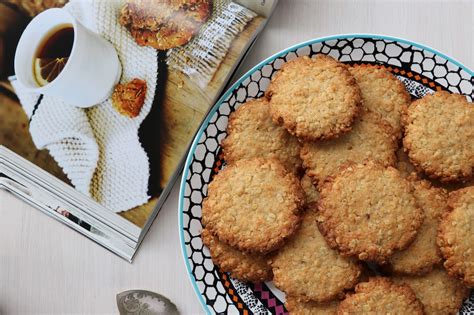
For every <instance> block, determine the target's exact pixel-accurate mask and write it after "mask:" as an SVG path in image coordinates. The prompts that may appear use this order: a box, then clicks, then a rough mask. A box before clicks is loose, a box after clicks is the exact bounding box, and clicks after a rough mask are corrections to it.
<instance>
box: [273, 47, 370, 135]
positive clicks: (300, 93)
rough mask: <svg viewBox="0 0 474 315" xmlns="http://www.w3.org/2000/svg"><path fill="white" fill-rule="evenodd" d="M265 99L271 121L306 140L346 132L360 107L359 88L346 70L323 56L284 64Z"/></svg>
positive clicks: (299, 59) (305, 57) (306, 57)
mask: <svg viewBox="0 0 474 315" xmlns="http://www.w3.org/2000/svg"><path fill="white" fill-rule="evenodd" d="M266 97H267V98H268V99H269V100H270V113H271V115H272V118H273V121H274V122H275V123H277V124H280V125H283V126H284V127H285V128H286V129H287V130H288V131H289V132H290V133H291V134H292V135H295V136H296V137H298V138H300V139H304V140H308V141H310V140H318V139H331V138H336V137H338V136H340V135H341V134H343V133H346V132H348V131H350V130H351V126H352V122H353V121H354V119H355V117H356V116H357V115H358V112H359V107H360V106H361V94H360V90H359V87H358V86H357V84H356V82H355V80H354V78H353V77H352V75H351V74H350V72H349V70H347V67H346V66H345V65H344V64H342V63H339V62H338V61H336V60H334V59H333V58H331V57H329V56H324V55H318V56H316V58H313V59H311V58H309V57H308V56H304V57H299V58H297V59H294V60H292V61H289V62H287V63H285V64H284V65H283V66H282V67H281V69H280V70H279V71H278V72H277V73H276V74H275V76H274V77H273V78H272V80H271V82H270V85H269V87H268V89H267V91H266Z"/></svg>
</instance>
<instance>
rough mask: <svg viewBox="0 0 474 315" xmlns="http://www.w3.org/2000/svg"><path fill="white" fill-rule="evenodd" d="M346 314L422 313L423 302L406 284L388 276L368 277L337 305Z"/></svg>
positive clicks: (339, 313)
mask: <svg viewBox="0 0 474 315" xmlns="http://www.w3.org/2000/svg"><path fill="white" fill-rule="evenodd" d="M337 314H338V315H346V314H420V315H422V314H424V313H423V304H421V302H420V301H419V300H418V299H417V298H416V295H415V293H414V292H413V290H412V289H411V288H410V287H409V286H408V285H406V284H395V283H393V282H392V281H391V280H390V279H388V278H383V277H375V278H370V279H369V281H368V282H361V283H359V284H358V285H357V286H356V288H355V293H353V294H349V295H348V296H347V297H346V298H345V299H344V300H343V301H342V302H341V303H340V304H339V306H338V307H337Z"/></svg>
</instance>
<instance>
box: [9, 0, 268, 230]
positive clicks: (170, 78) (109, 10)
mask: <svg viewBox="0 0 474 315" xmlns="http://www.w3.org/2000/svg"><path fill="white" fill-rule="evenodd" d="M19 3H20V5H22V6H23V10H25V11H27V12H28V13H29V14H30V15H31V16H36V15H38V14H41V12H42V11H43V10H45V9H49V8H51V7H56V6H57V7H63V6H64V7H63V9H61V10H65V11H66V12H67V14H69V15H71V16H73V17H74V18H76V19H77V20H79V21H80V23H82V25H83V26H85V27H87V28H89V29H92V30H93V31H94V32H95V33H97V34H99V35H100V36H101V37H102V38H103V39H105V40H106V41H107V42H108V43H111V44H112V45H113V46H114V48H115V51H116V54H117V56H118V60H119V61H120V63H119V66H121V74H120V73H119V74H118V76H117V77H115V76H114V77H113V80H112V81H113V82H112V84H110V87H109V90H111V89H112V90H111V91H110V93H109V94H108V95H106V96H105V97H104V95H101V96H99V97H98V98H97V99H96V100H95V102H93V103H92V104H75V103H74V100H72V101H69V100H68V99H63V98H62V97H61V95H60V96H59V97H57V96H56V95H50V94H49V93H48V92H49V90H45V91H44V92H43V91H41V90H40V91H39V92H36V91H34V90H33V92H32V89H31V88H30V89H28V88H26V86H25V85H24V84H22V82H20V77H19V75H18V74H17V77H9V80H8V81H7V80H5V81H3V83H2V87H3V88H4V89H7V90H8V94H5V95H3V94H2V96H1V97H2V104H1V106H0V111H1V115H0V117H2V122H1V127H0V139H1V141H0V144H2V145H4V146H5V147H7V148H9V149H11V150H13V151H14V152H16V153H17V154H19V155H21V156H23V157H25V158H26V159H28V160H30V161H32V162H33V163H35V164H36V165H38V166H39V167H41V168H43V169H44V170H46V171H48V172H49V173H51V174H53V175H55V176H57V177H58V178H60V179H61V180H63V181H64V182H66V183H67V184H69V185H71V186H73V187H74V188H75V189H77V190H78V191H79V192H81V193H83V194H85V195H87V196H89V197H91V198H92V199H93V200H94V201H96V202H97V203H99V204H100V205H102V206H104V207H105V208H107V209H108V210H110V211H112V212H115V213H118V214H120V215H121V216H123V217H124V218H126V219H128V220H130V221H131V222H133V223H134V224H136V225H137V226H139V227H143V226H144V225H145V223H146V222H147V219H148V217H149V215H150V214H151V212H152V211H153V209H154V208H155V206H156V204H157V200H158V198H159V197H160V195H161V193H162V192H163V190H164V189H165V187H166V186H167V184H168V183H169V182H170V181H173V180H174V178H173V176H175V173H176V171H177V168H178V166H179V164H180V162H181V160H182V156H183V154H184V153H185V152H186V149H187V147H188V145H189V143H190V141H191V140H192V137H193V135H194V133H195V130H196V129H197V128H198V126H199V124H200V123H201V121H202V119H203V118H204V115H205V114H206V113H207V111H208V109H209V107H210V106H211V105H212V102H213V101H214V99H215V98H216V97H217V96H218V94H219V92H220V90H221V89H222V88H223V83H225V82H224V81H225V80H226V77H228V76H229V74H230V73H231V72H232V71H233V67H234V66H235V63H236V62H237V61H238V59H239V58H240V55H241V54H242V52H243V51H245V49H246V48H245V47H246V46H247V45H248V44H249V41H250V40H251V39H252V38H253V37H254V34H255V32H256V31H257V30H258V29H259V28H260V27H261V24H262V21H263V20H264V19H263V18H262V17H261V16H259V15H258V14H256V13H254V12H253V11H251V10H250V9H247V8H246V7H244V6H242V5H240V4H238V3H236V2H233V1H230V0H218V1H211V0H198V1H194V0H189V1H154V0H126V1H118V0H116V1H101V0H94V1H79V0H76V1H75V0H71V1H44V2H43V7H42V6H36V7H35V6H34V5H33V4H34V1H31V3H30V5H28V2H27V1H19ZM11 4H12V5H13V4H15V1H13V0H12V3H11ZM53 10H54V9H53ZM45 13H46V14H47V13H48V11H45ZM45 13H43V14H45ZM40 16H41V15H40ZM99 17H100V18H99ZM74 36H76V37H77V38H74ZM79 36H81V34H75V33H74V26H73V25H72V24H70V23H63V24H59V25H58V26H56V27H55V28H54V29H53V30H51V31H49V33H48V34H47V35H46V36H45V39H44V40H43V42H42V43H40V46H39V48H37V51H36V52H35V56H34V61H33V64H32V65H31V67H32V70H33V73H32V75H33V77H34V82H33V84H35V85H36V86H37V87H49V86H50V85H53V84H55V83H59V82H55V81H58V80H59V79H63V80H66V79H65V77H64V76H61V77H59V78H58V76H59V75H60V74H61V72H62V71H63V70H64V69H66V70H68V71H69V72H71V71H72V70H71V67H72V65H71V64H70V63H68V58H69V57H71V58H70V59H72V58H73V57H74V58H75V59H74V60H76V59H78V58H79V57H76V55H78V54H79V44H78V41H79V40H81V38H80V37H79ZM73 43H74V45H75V47H74V50H73ZM21 44H22V43H21V42H20V44H19V47H20V46H21ZM76 46H77V47H76ZM97 57H98V56H97V55H95V56H90V59H89V58H88V57H87V56H84V59H85V58H88V60H80V61H77V62H78V63H79V62H81V64H80V67H82V70H83V71H85V70H84V69H86V68H87V67H94V68H96V69H97V67H99V66H101V65H96V64H95V63H96V62H95V61H94V59H95V58H97ZM71 62H72V61H71ZM88 63H90V65H88ZM114 69H115V68H114ZM66 70H64V71H66ZM104 71H105V70H104ZM114 71H116V70H114ZM64 74H65V73H64ZM75 75H76V76H77V74H75ZM94 80H97V79H94ZM94 82H95V81H93V80H89V82H88V84H89V85H90V84H95V83H94ZM56 86H58V84H56ZM52 88H53V87H51V90H52ZM68 88H71V87H62V91H65V90H66V89H68ZM41 92H43V93H41ZM51 92H52V91H51ZM79 93H82V94H83V95H84V94H86V91H85V90H83V91H82V92H81V91H80V92H79ZM56 94H58V93H56ZM84 101H85V102H87V100H84ZM74 105H79V107H75V106H74ZM175 177H176V176H175Z"/></svg>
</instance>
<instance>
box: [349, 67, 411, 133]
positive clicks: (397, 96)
mask: <svg viewBox="0 0 474 315" xmlns="http://www.w3.org/2000/svg"><path fill="white" fill-rule="evenodd" d="M349 71H350V72H351V74H352V75H353V76H354V78H355V79H356V82H357V85H358V86H359V88H360V91H361V93H362V100H363V103H364V107H366V108H368V109H369V110H371V111H373V112H375V113H378V114H380V115H381V117H383V119H384V120H385V121H387V122H388V123H389V124H390V126H391V127H392V129H393V132H394V135H395V136H396V137H397V138H400V137H401V132H402V127H401V115H402V112H403V111H404V110H406V108H407V107H408V105H409V104H410V102H411V97H410V94H408V92H407V90H406V88H405V85H404V84H403V83H402V82H401V81H400V80H398V79H397V78H396V77H395V76H394V75H393V74H391V73H390V72H389V71H387V70H386V69H383V68H380V67H378V66H374V65H354V66H352V67H350V68H349Z"/></svg>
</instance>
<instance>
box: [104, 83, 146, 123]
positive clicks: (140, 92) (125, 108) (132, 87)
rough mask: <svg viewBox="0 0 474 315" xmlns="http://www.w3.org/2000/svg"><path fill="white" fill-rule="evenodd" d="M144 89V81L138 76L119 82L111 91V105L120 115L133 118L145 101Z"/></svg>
mask: <svg viewBox="0 0 474 315" xmlns="http://www.w3.org/2000/svg"><path fill="white" fill-rule="evenodd" d="M146 89H147V86H146V81H144V80H141V79H138V78H135V79H133V80H132V81H130V82H127V83H123V84H120V83H119V84H117V85H116V86H115V88H114V92H113V93H112V106H113V107H114V108H115V109H116V110H117V111H118V112H119V113H120V114H121V115H124V116H128V117H130V118H135V117H137V116H138V115H140V111H141V110H142V107H143V104H144V103H145V96H146Z"/></svg>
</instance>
